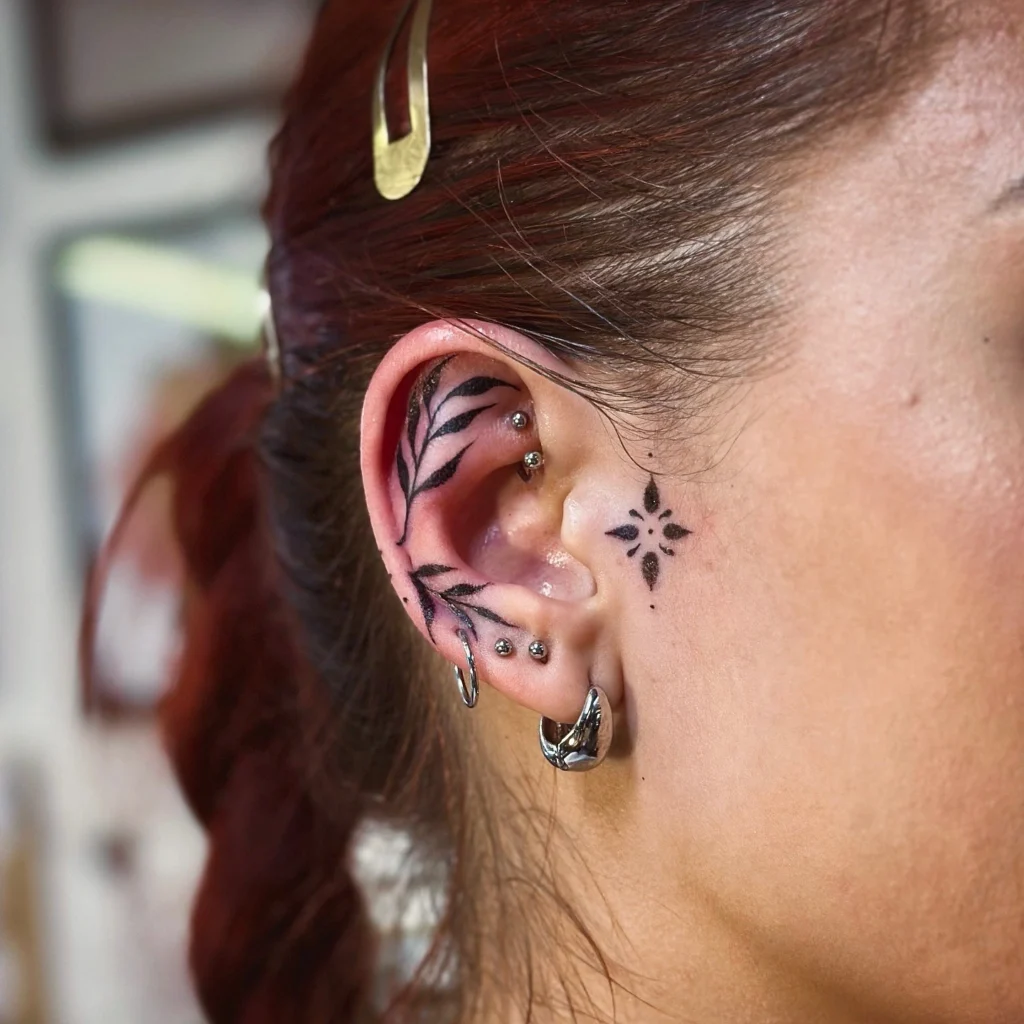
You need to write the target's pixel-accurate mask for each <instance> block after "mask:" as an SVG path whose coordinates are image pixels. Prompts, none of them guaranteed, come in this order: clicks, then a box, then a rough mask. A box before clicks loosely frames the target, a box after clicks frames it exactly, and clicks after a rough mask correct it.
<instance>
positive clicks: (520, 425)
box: [511, 409, 530, 430]
mask: <svg viewBox="0 0 1024 1024" xmlns="http://www.w3.org/2000/svg"><path fill="white" fill-rule="evenodd" d="M511 421H512V427H513V429H514V430H525V429H526V428H527V427H528V426H529V425H530V417H529V416H527V415H526V413H525V412H523V411H522V410H521V409H517V410H516V411H515V412H514V413H512V416H511Z"/></svg>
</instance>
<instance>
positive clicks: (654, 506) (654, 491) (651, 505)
mask: <svg viewBox="0 0 1024 1024" xmlns="http://www.w3.org/2000/svg"><path fill="white" fill-rule="evenodd" d="M660 504H661V495H660V494H659V493H658V485H657V484H656V483H655V482H654V477H653V476H652V477H651V479H650V482H649V483H648V484H647V487H646V488H645V489H644V508H645V509H646V510H647V513H648V514H651V513H653V512H657V511H658V506H659V505H660Z"/></svg>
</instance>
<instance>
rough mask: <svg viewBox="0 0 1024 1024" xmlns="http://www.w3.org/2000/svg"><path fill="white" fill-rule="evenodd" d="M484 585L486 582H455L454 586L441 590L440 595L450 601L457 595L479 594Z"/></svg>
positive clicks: (470, 595) (457, 596)
mask: <svg viewBox="0 0 1024 1024" xmlns="http://www.w3.org/2000/svg"><path fill="white" fill-rule="evenodd" d="M486 586H487V584H486V583H480V584H476V583H456V584H455V586H454V587H449V588H448V589H447V590H444V591H442V592H441V597H442V598H443V599H444V600H445V601H451V600H452V599H453V598H459V597H472V596H473V595H474V594H479V593H480V591H481V590H483V589H484V587H486Z"/></svg>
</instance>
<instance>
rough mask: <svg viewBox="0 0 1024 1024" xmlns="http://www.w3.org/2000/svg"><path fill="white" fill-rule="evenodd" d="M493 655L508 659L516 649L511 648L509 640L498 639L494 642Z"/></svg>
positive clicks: (504, 638)
mask: <svg viewBox="0 0 1024 1024" xmlns="http://www.w3.org/2000/svg"><path fill="white" fill-rule="evenodd" d="M494 653H495V654H496V655H497V656H498V657H499V658H509V657H511V656H512V655H513V654H515V653H516V649H515V648H514V647H513V646H512V641H511V640H509V639H507V638H506V637H500V638H499V639H497V640H495V641H494Z"/></svg>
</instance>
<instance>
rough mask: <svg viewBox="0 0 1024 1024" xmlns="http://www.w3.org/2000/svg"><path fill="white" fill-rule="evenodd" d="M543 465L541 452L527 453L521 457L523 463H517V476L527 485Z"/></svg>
mask: <svg viewBox="0 0 1024 1024" xmlns="http://www.w3.org/2000/svg"><path fill="white" fill-rule="evenodd" d="M543 465H544V454H543V452H527V453H526V454H525V455H524V456H523V461H522V462H520V463H519V475H520V477H522V479H523V480H525V481H526V482H527V483H529V482H530V481H531V480H532V479H533V474H534V473H536V472H537V470H539V469H540V468H541V466H543Z"/></svg>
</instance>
